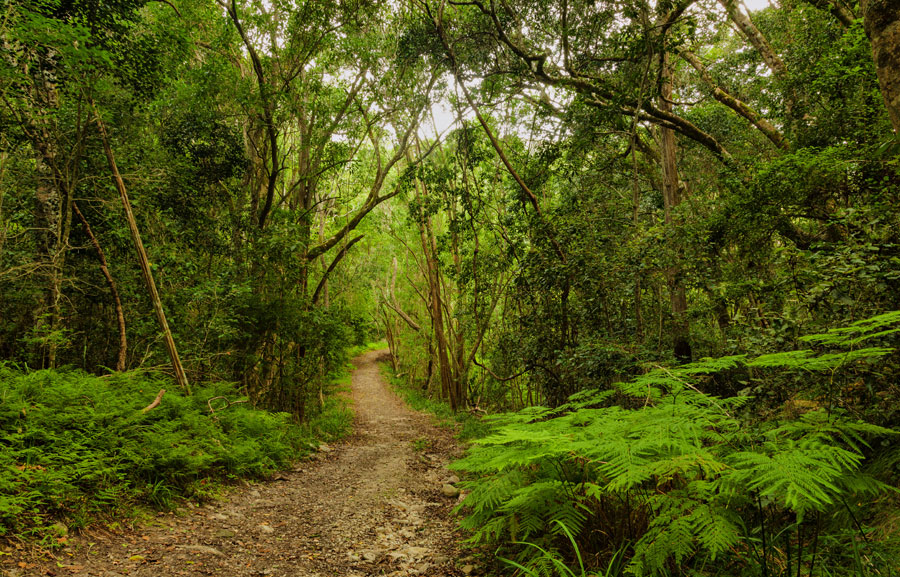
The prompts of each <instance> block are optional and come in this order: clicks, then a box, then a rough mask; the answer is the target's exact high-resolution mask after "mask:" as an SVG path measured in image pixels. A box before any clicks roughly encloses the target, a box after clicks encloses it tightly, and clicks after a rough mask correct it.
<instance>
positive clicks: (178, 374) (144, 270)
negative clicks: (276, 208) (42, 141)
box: [92, 103, 190, 392]
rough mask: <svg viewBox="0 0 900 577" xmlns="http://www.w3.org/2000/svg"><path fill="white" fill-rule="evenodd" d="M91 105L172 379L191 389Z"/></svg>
mask: <svg viewBox="0 0 900 577" xmlns="http://www.w3.org/2000/svg"><path fill="white" fill-rule="evenodd" d="M92 106H93V103H92ZM93 108H94V119H95V121H96V123H97V128H98V130H99V132H100V140H101V141H102V142H103V152H104V153H106V160H107V161H108V163H109V170H110V171H111V172H112V175H113V179H114V180H115V183H116V189H117V190H118V191H119V197H120V198H121V199H122V206H123V207H124V208H125V218H126V219H127V220H128V230H129V231H130V232H131V240H132V241H133V242H134V248H135V250H136V251H137V255H138V262H139V263H140V265H141V274H142V275H143V277H144V282H145V283H146V284H147V290H148V291H149V292H150V300H151V302H152V303H153V311H154V312H155V313H156V319H157V320H158V321H159V326H160V328H161V329H162V331H163V337H164V341H165V345H166V351H167V352H168V353H169V359H171V361H172V368H173V369H174V371H175V381H176V382H177V383H178V386H180V387H181V388H182V389H184V390H185V391H188V392H190V384H189V383H188V378H187V374H185V372H184V367H183V366H182V365H181V359H180V358H179V356H178V349H177V348H176V347H175V339H174V338H172V331H171V330H170V329H169V323H168V322H167V321H166V313H165V311H164V310H163V306H162V301H161V300H160V298H159V292H158V291H157V290H156V282H155V281H154V280H153V272H152V271H151V270H150V260H149V259H148V258H147V251H146V250H145V249H144V243H143V242H142V241H141V233H140V231H139V230H138V227H137V221H136V220H135V219H134V213H133V212H132V211H131V203H130V202H129V201H128V191H127V190H126V189H125V182H124V181H123V180H122V175H121V174H119V168H118V167H117V166H116V159H115V156H113V151H112V147H110V145H109V137H108V136H107V134H106V127H105V126H104V124H103V120H102V119H101V118H100V114H99V112H98V111H97V108H96V107H95V106H94V107H93Z"/></svg>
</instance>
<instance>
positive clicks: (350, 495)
mask: <svg viewBox="0 0 900 577" xmlns="http://www.w3.org/2000/svg"><path fill="white" fill-rule="evenodd" d="M384 354H385V353H384V351H375V352H370V353H366V354H364V355H361V356H360V357H358V358H357V359H355V360H354V364H355V365H356V366H357V370H356V371H355V372H354V374H353V391H352V397H353V403H354V408H355V411H356V415H357V417H356V430H355V434H354V435H353V436H352V437H351V438H350V439H349V440H348V441H347V442H345V443H342V444H339V445H335V446H333V447H332V448H331V449H330V450H328V451H324V452H321V453H319V455H318V459H316V460H315V461H311V462H307V463H302V464H301V465H300V466H299V467H297V468H296V469H295V470H294V471H287V472H284V473H282V474H281V475H278V476H277V477H276V479H278V480H275V481H272V482H268V483H264V484H260V485H256V486H254V487H250V488H246V489H241V490H236V491H233V492H232V493H231V494H230V495H229V496H228V498H227V499H225V500H224V501H219V502H216V503H212V504H209V505H206V506H203V507H201V508H198V509H193V510H191V511H189V512H188V513H187V514H186V515H183V516H175V515H166V516H162V517H160V519H161V522H160V523H159V525H156V526H152V527H145V528H142V529H139V530H137V531H136V532H126V533H124V534H123V533H116V534H112V533H110V534H102V535H100V534H96V533H95V534H89V535H84V536H80V537H78V538H74V539H73V540H72V544H71V546H70V547H68V548H67V550H63V551H62V552H58V553H56V557H57V560H56V561H50V562H49V563H48V562H46V561H45V562H37V563H36V562H34V561H32V562H30V563H29V564H28V566H26V567H24V568H13V569H12V570H11V572H10V570H9V569H8V567H9V565H4V566H3V567H4V569H2V570H0V573H4V572H5V574H6V575H10V576H18V575H69V576H72V575H74V576H76V577H87V576H103V577H119V576H122V575H130V576H146V577H150V576H153V577H158V576H164V577H169V576H180V575H223V576H229V577H231V576H234V577H245V576H260V575H265V576H272V577H314V576H321V577H325V576H340V577H357V576H363V575H393V576H396V577H400V576H407V575H427V576H429V577H442V576H457V575H463V572H462V569H463V567H462V565H464V563H461V562H460V561H459V555H460V552H459V550H458V549H457V546H456V543H458V541H459V538H460V536H459V535H458V534H456V530H455V524H454V522H453V520H452V518H451V517H450V509H451V508H452V507H453V505H454V504H455V503H456V499H455V498H448V497H446V496H445V495H444V493H443V491H442V488H443V483H444V482H445V481H446V480H448V478H449V477H450V473H448V472H447V470H446V469H445V464H446V462H447V461H448V460H449V459H450V458H452V456H453V455H454V454H456V452H457V451H458V449H457V448H456V445H455V444H454V442H453V439H452V437H451V436H450V434H449V432H448V431H446V430H443V429H439V428H436V427H434V426H433V425H432V424H431V419H430V417H428V416H426V415H422V414H419V413H416V412H414V411H411V410H410V409H408V408H407V407H406V406H405V405H404V404H403V403H402V402H401V401H400V400H399V399H398V398H397V397H396V396H395V395H394V394H393V393H392V392H391V391H390V390H389V389H388V387H387V386H386V385H385V383H384V379H382V377H381V375H380V374H379V369H378V364H377V363H378V361H379V360H380V359H381V358H382V356H383V355H384ZM451 480H452V479H451ZM88 543H93V545H89V544H88ZM465 569H466V571H469V570H471V567H465Z"/></svg>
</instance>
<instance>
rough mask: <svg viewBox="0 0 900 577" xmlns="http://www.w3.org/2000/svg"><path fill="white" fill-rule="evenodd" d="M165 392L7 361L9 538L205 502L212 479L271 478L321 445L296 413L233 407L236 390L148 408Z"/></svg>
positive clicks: (0, 434)
mask: <svg viewBox="0 0 900 577" xmlns="http://www.w3.org/2000/svg"><path fill="white" fill-rule="evenodd" d="M164 387H167V383H166V382H163V381H160V380H159V379H157V378H155V377H153V376H151V375H147V374H141V373H134V372H132V373H121V374H116V375H112V376H109V377H97V376H93V375H89V374H86V373H84V372H81V371H76V370H60V371H50V370H44V371H35V372H23V371H19V370H16V369H15V368H13V367H11V366H5V365H0V447H2V450H0V534H8V533H11V532H16V533H22V532H29V531H35V530H39V529H40V527H42V526H46V525H47V524H48V523H49V522H50V520H51V519H52V518H56V517H62V518H64V519H68V520H70V521H72V522H74V523H76V524H77V523H79V522H83V521H79V520H84V519H87V518H90V517H91V516H94V515H96V514H97V513H98V512H101V511H105V510H108V509H110V508H111V507H115V506H122V505H133V504H138V503H142V504H148V505H152V506H155V507H161V508H167V507H171V506H173V505H174V503H175V500H176V499H178V498H181V497H188V498H198V497H202V495H203V492H204V486H206V485H208V483H209V481H211V480H217V479H218V480H222V479H226V478H229V477H233V476H240V477H251V478H252V477H257V478H258V477H262V476H265V475H266V474H268V473H270V472H271V471H273V470H275V469H277V468H279V467H284V466H285V465H287V464H288V463H289V461H291V460H292V459H296V458H297V457H299V456H300V455H301V454H302V452H303V451H304V450H307V449H308V448H309V447H310V446H311V445H312V443H313V437H312V435H311V433H309V432H307V430H305V429H304V428H303V427H301V426H300V425H298V424H296V423H294V422H293V421H292V419H291V418H290V417H289V416H288V415H287V414H284V413H269V412H266V411H261V410H257V409H255V408H253V407H251V406H250V405H249V404H247V403H234V401H239V400H241V399H240V394H239V393H238V391H236V390H235V388H234V387H233V386H232V385H230V384H215V385H208V386H205V387H203V386H201V387H197V388H196V390H195V392H194V393H193V394H192V395H190V396H186V395H184V394H182V393H180V392H179V391H175V390H169V391H168V392H167V393H166V394H165V396H164V397H163V399H162V402H161V404H160V405H159V406H158V407H157V408H155V409H153V410H151V411H148V412H146V413H143V412H142V408H143V407H145V406H147V405H148V403H149V402H150V401H151V400H152V399H153V398H154V397H155V396H156V394H157V391H158V390H159V389H161V388H164ZM216 397H218V399H216ZM226 407H227V408H226Z"/></svg>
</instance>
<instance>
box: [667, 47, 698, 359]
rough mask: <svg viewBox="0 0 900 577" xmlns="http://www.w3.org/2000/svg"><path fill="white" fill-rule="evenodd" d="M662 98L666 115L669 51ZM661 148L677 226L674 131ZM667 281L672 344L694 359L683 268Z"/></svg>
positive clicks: (670, 206)
mask: <svg viewBox="0 0 900 577" xmlns="http://www.w3.org/2000/svg"><path fill="white" fill-rule="evenodd" d="M660 65H661V73H660V80H661V85H660V98H659V107H660V109H661V110H663V111H665V112H672V108H673V107H672V65H671V63H670V61H669V55H668V53H666V52H663V54H662V55H661V56H660ZM660 148H661V149H662V150H661V151H660V152H661V155H660V156H661V160H662V169H663V170H662V173H663V182H662V186H663V205H664V209H665V220H666V226H667V227H668V228H670V229H671V228H672V227H673V226H674V222H675V217H674V215H673V211H674V210H675V208H677V207H678V205H679V204H681V190H680V188H679V184H680V183H679V180H678V166H677V160H676V156H675V153H676V150H675V131H674V130H672V129H671V128H666V127H661V128H660ZM666 280H667V282H668V284H669V298H670V301H671V306H672V315H673V317H674V322H673V325H672V341H673V344H674V353H675V358H677V359H679V360H690V358H691V345H690V341H689V338H688V336H689V333H690V326H689V325H688V320H687V314H686V313H687V295H686V292H685V289H684V283H683V282H682V280H681V271H680V268H679V267H678V266H677V265H676V266H670V267H669V268H668V269H667V270H666Z"/></svg>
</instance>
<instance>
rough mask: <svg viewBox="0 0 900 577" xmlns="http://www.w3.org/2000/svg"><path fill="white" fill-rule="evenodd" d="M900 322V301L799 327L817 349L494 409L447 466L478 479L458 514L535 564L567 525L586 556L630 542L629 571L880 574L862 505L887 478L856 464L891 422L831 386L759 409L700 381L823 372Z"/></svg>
mask: <svg viewBox="0 0 900 577" xmlns="http://www.w3.org/2000/svg"><path fill="white" fill-rule="evenodd" d="M898 322H900V313H889V314H886V315H882V316H880V317H875V318H873V319H868V320H867V321H861V322H859V323H856V324H854V325H852V326H851V327H848V328H845V329H839V330H835V331H831V332H829V333H828V334H825V335H816V336H813V337H808V338H807V341H808V342H812V343H814V344H815V345H816V346H818V347H821V348H822V349H823V350H819V351H813V350H802V351H792V352H787V353H777V354H771V355H764V356H760V357H756V358H748V357H746V356H743V355H742V356H735V357H723V358H718V359H706V360H704V361H701V362H697V363H692V364H688V365H683V366H680V367H676V368H665V367H659V368H657V369H655V370H652V371H649V372H647V373H646V374H644V375H641V376H639V377H636V378H635V379H633V380H631V381H628V382H624V383H617V384H616V385H614V386H612V387H610V388H608V389H605V390H594V391H587V392H583V393H579V394H577V395H575V396H573V397H571V398H570V400H569V403H568V404H567V405H564V406H563V407H559V408H557V409H546V408H541V407H534V408H530V409H526V410H524V411H521V412H519V413H515V414H506V415H501V416H498V417H497V418H495V419H494V420H495V426H496V427H497V428H496V429H495V431H494V432H493V434H491V435H490V436H488V437H486V438H483V439H480V440H478V441H476V445H475V446H474V447H473V448H472V449H471V450H470V451H469V453H468V454H467V456H466V457H465V458H464V459H462V460H460V461H458V462H457V463H456V464H455V465H454V467H455V468H456V469H458V470H462V471H465V472H467V473H469V474H470V477H472V478H473V480H471V481H469V482H468V483H467V484H466V486H467V488H468V489H469V490H470V493H469V494H468V496H467V497H466V499H465V500H464V502H463V503H462V505H461V509H462V510H464V511H465V513H466V518H465V519H464V521H463V525H464V526H465V527H467V528H469V529H471V530H472V531H473V532H474V533H473V536H472V541H474V542H476V543H491V544H495V545H500V546H501V548H502V547H504V546H506V547H507V548H509V546H508V545H504V544H505V543H506V542H507V541H513V542H518V545H519V546H517V547H516V546H513V547H511V549H512V551H511V552H512V553H517V554H518V559H517V561H518V562H520V563H523V564H526V565H528V564H531V566H532V567H533V566H537V565H540V564H542V563H543V564H546V560H547V559H548V558H555V557H553V555H557V553H556V552H557V551H560V550H562V549H563V548H567V547H568V546H569V541H568V538H567V532H568V531H571V533H572V541H573V544H575V548H574V550H576V551H580V552H581V554H583V555H584V556H585V558H586V559H585V560H586V562H588V563H589V564H590V565H591V566H593V567H603V566H607V564H608V563H609V561H610V559H613V558H616V559H618V558H619V556H620V555H621V553H622V552H623V551H624V552H626V554H627V558H628V566H627V572H629V573H630V574H632V575H635V576H637V577H641V576H650V575H654V576H655V575H664V574H674V575H729V576H738V575H748V576H749V575H777V574H785V575H787V574H790V575H793V574H798V575H799V574H801V571H800V569H801V568H802V569H803V571H802V573H803V574H809V575H818V574H820V573H821V572H820V569H821V568H822V567H823V566H824V565H826V561H823V559H826V560H828V559H829V558H830V563H828V565H829V570H830V571H831V570H832V568H833V567H845V566H847V567H853V569H851V570H848V571H849V572H847V573H840V572H838V571H836V570H835V571H834V572H832V573H828V574H838V575H839V574H847V575H850V574H852V575H868V574H871V575H882V574H885V573H883V571H885V570H890V562H889V561H885V559H890V558H891V557H890V555H881V554H880V552H879V551H878V550H877V548H878V547H879V546H880V544H874V543H870V540H869V538H868V532H867V531H866V530H865V529H864V528H863V526H862V523H863V522H865V520H866V517H865V516H866V515H867V514H869V515H870V514H871V513H872V510H873V509H874V508H873V507H869V508H867V507H865V506H863V503H867V502H871V500H872V499H871V496H873V495H880V494H883V493H885V492H886V491H887V490H888V489H889V487H888V486H887V485H886V484H884V483H882V482H881V481H879V480H876V479H875V478H874V477H873V476H870V475H869V474H867V472H866V471H865V470H863V468H862V465H863V462H864V459H865V457H867V456H868V455H871V454H872V453H873V450H872V449H871V448H870V446H869V444H868V443H870V442H871V441H873V440H877V441H879V443H880V444H884V445H886V446H888V445H890V444H891V441H892V439H893V438H894V431H893V430H891V429H887V428H883V427H879V426H876V425H872V424H868V423H865V422H863V421H860V420H858V419H856V418H853V417H852V416H851V415H849V414H848V413H846V412H845V411H842V410H840V409H839V408H837V407H835V406H834V405H833V404H831V403H829V398H828V397H827V396H825V395H823V396H821V397H818V398H810V399H804V400H798V401H797V402H795V403H794V404H793V405H792V406H791V407H785V412H784V413H782V414H778V415H772V416H770V418H768V419H765V420H762V421H760V420H759V419H757V418H755V417H754V411H752V410H749V407H750V402H751V398H750V397H749V396H739V397H731V398H717V397H714V396H711V395H708V394H705V393H703V392H702V391H701V388H702V387H703V385H704V383H705V382H706V381H708V380H709V378H710V377H711V376H712V375H715V374H716V373H719V372H721V371H726V370H735V369H743V370H745V371H751V372H755V374H756V375H757V378H758V379H760V381H763V382H764V381H765V375H766V374H770V373H771V372H772V371H775V370H780V371H795V372H803V373H808V374H814V375H815V374H818V375H824V377H825V378H824V380H833V379H834V378H835V375H836V374H837V373H840V372H846V371H857V372H859V371H861V370H863V371H864V370H866V368H868V370H870V371H871V370H874V369H873V368H872V367H873V365H874V363H875V362H876V361H878V360H879V359H881V360H882V361H884V359H885V358H887V357H888V356H889V355H891V354H892V353H893V349H889V348H883V347H868V348H860V346H861V343H863V341H866V340H868V339H880V338H885V337H888V336H889V335H893V334H894V333H897V332H898V331H900V329H896V328H891V327H892V326H893V325H896V324H897V323H898ZM824 389H825V390H827V389H828V387H825V388H824ZM873 446H874V444H873ZM851 503H852V504H854V505H853V506H851ZM848 515H849V517H848ZM851 520H852V521H851ZM848 527H852V528H854V529H855V530H851V531H849V532H848V531H847V529H848ZM524 541H528V542H530V544H529V546H527V547H522V546H521V545H522V542H524ZM826 543H827V544H828V545H827V547H828V548H829V550H826V549H825V548H826ZM861 548H862V549H865V551H864V553H865V554H864V555H861V554H860V549H861ZM851 552H855V556H854V557H850V556H849V555H850V553H851ZM548 555H549V557H548ZM570 555H571V553H570ZM579 559H580V557H579ZM570 560H571V557H570ZM776 567H779V568H781V569H785V568H786V569H785V571H784V572H783V573H779V572H778V571H776V570H775V568H776ZM821 574H823V575H824V574H825V573H821Z"/></svg>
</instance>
